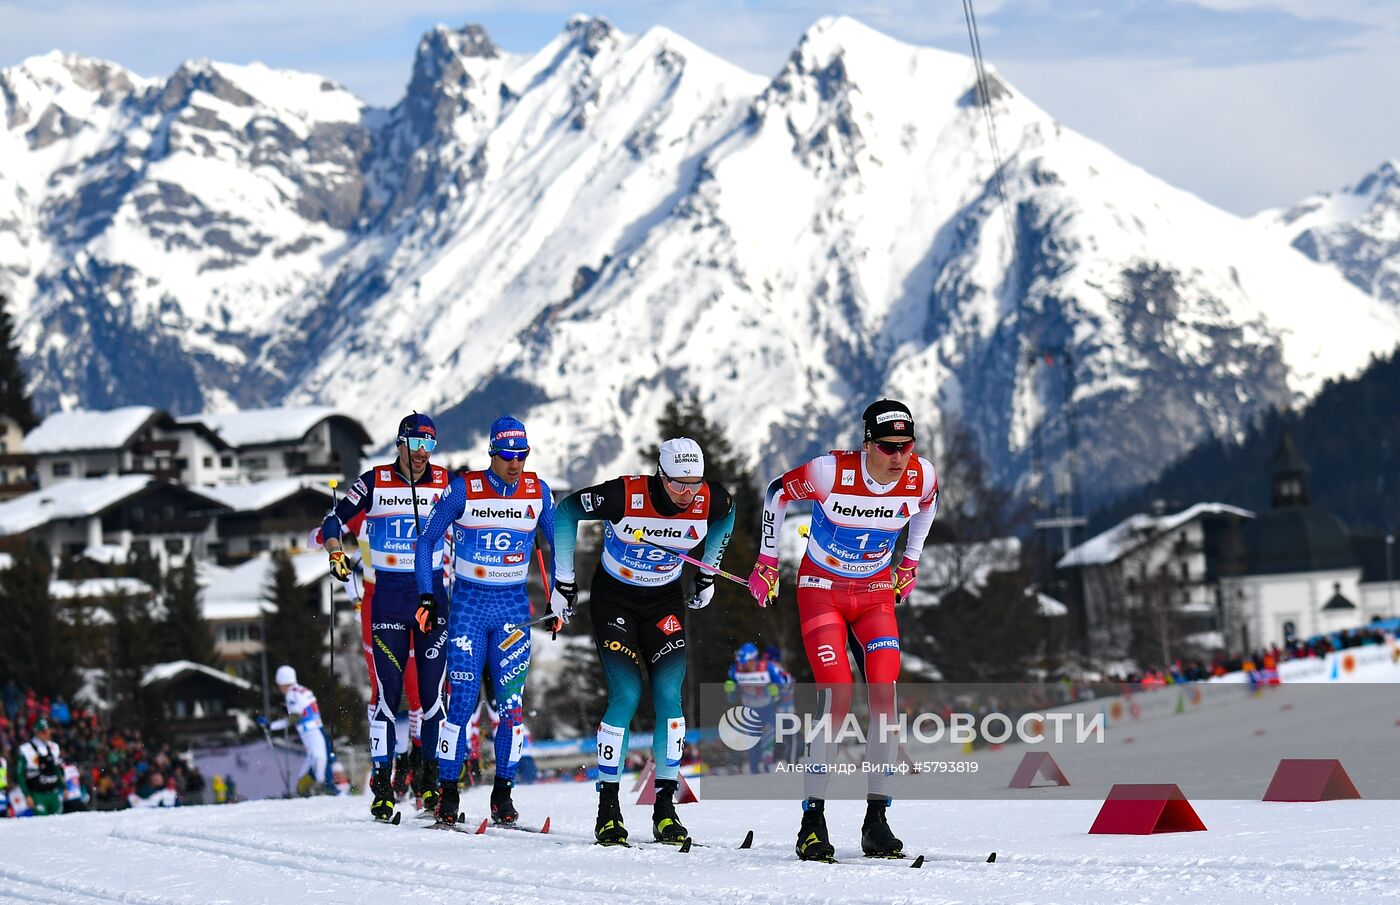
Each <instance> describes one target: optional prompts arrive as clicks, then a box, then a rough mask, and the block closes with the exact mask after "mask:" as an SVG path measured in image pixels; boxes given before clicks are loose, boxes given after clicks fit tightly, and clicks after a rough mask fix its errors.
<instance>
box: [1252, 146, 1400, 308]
mask: <svg viewBox="0 0 1400 905" xmlns="http://www.w3.org/2000/svg"><path fill="white" fill-rule="evenodd" d="M1255 219H1256V220H1257V221H1259V222H1260V223H1262V224H1263V225H1264V226H1265V227H1267V228H1268V229H1271V230H1274V231H1276V232H1277V233H1279V234H1281V235H1282V237H1283V239H1284V241H1286V242H1288V243H1290V244H1291V245H1292V246H1293V247H1294V248H1296V249H1298V250H1299V251H1301V252H1302V253H1303V254H1305V255H1307V256H1308V257H1310V258H1312V259H1313V260H1314V261H1321V262H1322V263H1324V264H1330V265H1332V266H1333V267H1335V268H1336V269H1337V270H1339V271H1341V273H1342V274H1343V275H1344V276H1345V277H1346V278H1347V279H1348V280H1350V281H1351V282H1352V283H1353V284H1355V285H1356V286H1357V288H1359V289H1360V290H1361V291H1362V292H1365V293H1367V294H1368V295H1371V296H1373V297H1374V298H1377V299H1380V300H1382V301H1385V302H1389V303H1390V304H1391V305H1393V306H1395V307H1397V308H1400V161H1397V160H1387V161H1386V162H1384V163H1382V164H1381V165H1380V166H1379V167H1377V168H1376V169H1375V170H1374V171H1373V172H1371V173H1367V174H1366V175H1365V176H1364V177H1363V178H1362V179H1360V180H1359V181H1357V183H1356V184H1355V185H1349V186H1346V187H1345V188H1343V189H1341V190H1340V191H1335V192H1322V193H1319V194H1316V195H1313V196H1311V197H1309V198H1306V199H1304V200H1303V201H1300V202H1299V203H1298V204H1295V205H1293V206H1291V207H1284V208H1276V209H1274V210H1268V211H1264V212H1263V213H1261V214H1259V215H1258V216H1257V217H1256V218H1255Z"/></svg>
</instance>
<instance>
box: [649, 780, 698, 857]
mask: <svg viewBox="0 0 1400 905" xmlns="http://www.w3.org/2000/svg"><path fill="white" fill-rule="evenodd" d="M679 788H680V783H678V782H677V781H676V780H674V779H658V780H657V781H656V803H655V804H653V805H652V806H651V835H652V836H653V837H655V839H656V841H657V842H664V843H666V844H667V845H680V844H681V843H682V842H685V840H687V839H689V838H690V834H689V833H687V832H686V831H685V827H684V826H682V825H681V822H680V819H679V818H678V817H676V790H677V789H679Z"/></svg>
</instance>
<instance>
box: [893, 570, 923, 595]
mask: <svg viewBox="0 0 1400 905" xmlns="http://www.w3.org/2000/svg"><path fill="white" fill-rule="evenodd" d="M918 580H919V561H918V560H917V559H906V560H904V561H903V562H901V563H900V564H899V568H897V569H895V570H894V602H895V603H896V604H898V603H900V602H901V601H903V600H905V599H906V598H907V597H908V596H909V595H910V594H911V593H913V591H914V586H915V584H917V583H918Z"/></svg>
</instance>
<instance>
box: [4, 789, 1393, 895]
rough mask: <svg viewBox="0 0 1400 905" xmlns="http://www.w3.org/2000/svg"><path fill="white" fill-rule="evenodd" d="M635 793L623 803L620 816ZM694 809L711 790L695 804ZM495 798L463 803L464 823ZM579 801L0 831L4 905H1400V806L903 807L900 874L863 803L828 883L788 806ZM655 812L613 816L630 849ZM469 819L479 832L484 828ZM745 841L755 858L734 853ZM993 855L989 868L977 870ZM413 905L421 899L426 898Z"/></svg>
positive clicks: (835, 820) (296, 810) (260, 807)
mask: <svg viewBox="0 0 1400 905" xmlns="http://www.w3.org/2000/svg"><path fill="white" fill-rule="evenodd" d="M629 788H630V785H625V786H624V787H623V793H624V801H630V800H633V799H631V798H628V797H627V790H628V789H629ZM702 795H703V790H702ZM487 796H488V793H487V791H486V790H485V789H480V788H478V789H474V790H472V791H470V792H468V793H466V794H465V795H464V796H463V807H464V808H465V809H466V811H467V812H468V814H477V815H482V814H484V813H485V811H486V806H487ZM594 802H595V796H594V794H593V791H592V788H591V786H590V785H585V784H571V785H558V784H554V785H536V786H525V787H521V788H520V789H518V790H517V791H516V803H517V805H518V806H519V808H520V810H521V812H522V815H523V817H524V818H525V819H527V820H528V819H538V818H541V817H543V816H544V815H545V814H546V813H547V814H549V815H550V816H551V817H552V824H553V831H552V833H551V834H550V835H549V836H538V835H531V834H526V833H519V832H509V831H503V830H488V831H487V833H486V834H485V835H481V836H475V835H466V834H459V833H442V832H429V831H426V830H425V829H423V824H422V823H420V822H419V821H417V820H412V819H408V818H405V820H404V822H403V824H402V825H400V826H397V827H394V826H377V825H374V824H372V823H371V822H370V821H369V817H368V813H367V808H368V802H367V800H366V799H364V798H361V797H353V798H348V799H331V798H321V799H310V800H300V801H264V802H252V803H246V804H239V805H234V806H221V807H204V808H183V809H177V810H173V811H126V812H121V813H115V814H78V815H71V816H67V817H64V818H62V819H29V820H13V821H3V822H0V901H4V902H54V903H65V905H67V903H75V905H88V903H97V902H132V903H147V905H165V903H200V905H207V903H216V902H320V903H331V902H335V903H339V902H377V903H378V902H391V901H405V900H409V899H418V900H421V901H425V902H433V903H438V902H447V901H459V900H473V901H501V902H510V903H516V902H550V903H556V902H597V903H606V905H618V903H623V902H645V903H658V902H715V903H720V902H726V903H727V902H785V903H802V902H841V903H858V902H869V903H882V905H884V903H895V902H919V903H925V902H927V903H935V902H979V903H980V902H1036V903H1044V902H1073V903H1122V902H1152V903H1171V902H1181V903H1190V905H1208V903H1235V902H1244V901H1259V902H1270V903H1272V902H1280V903H1284V902H1307V903H1332V902H1362V901H1365V902H1371V901H1396V900H1397V899H1400V882H1397V880H1396V878H1397V877H1400V847H1397V845H1396V840H1397V839H1400V806H1397V805H1396V803H1395V802H1391V801H1337V802H1327V803H1322V804H1275V803H1264V802H1258V801H1197V802H1194V805H1195V808H1196V811H1197V813H1199V814H1200V816H1201V818H1202V820H1203V821H1204V822H1205V824H1206V826H1207V827H1208V830H1207V832H1204V833H1178V834H1166V835H1156V836H1091V835H1089V834H1088V829H1089V826H1090V824H1091V823H1092V822H1093V820H1094V815H1095V814H1096V813H1097V811H1098V808H1099V803H1098V802H1096V801H1015V800H1007V801H977V802H972V801H945V802H933V801H920V802H912V801H911V802H899V803H898V804H897V805H896V806H895V807H894V808H893V809H891V811H890V821H891V825H892V826H893V827H894V829H895V830H896V832H897V833H898V834H899V835H900V836H901V837H902V838H903V839H904V841H905V845H906V850H907V851H909V852H910V853H922V854H924V855H925V856H926V858H927V863H925V865H924V866H923V868H922V869H921V870H917V871H915V870H910V869H908V865H909V862H908V861H904V862H897V861H875V862H870V861H864V860H862V859H861V858H860V851H859V824H860V814H861V811H862V808H861V805H860V804H859V803H858V802H831V803H830V804H829V805H828V807H829V814H830V816H829V822H830V825H831V828H832V836H833V841H834V843H835V844H836V847H837V854H838V857H840V858H843V859H846V861H847V862H853V863H842V864H838V865H822V864H804V863H800V862H798V861H797V860H796V859H795V858H794V856H793V853H792V845H793V841H794V837H795V834H796V827H797V821H798V819H799V812H798V807H797V804H796V803H795V802H734V801H711V800H707V801H702V802H700V803H698V804H690V805H685V806H683V807H682V808H681V811H680V813H681V817H682V819H683V820H685V822H686V824H687V826H688V827H689V828H690V830H691V832H692V834H693V835H694V836H695V837H696V838H697V840H699V841H702V842H705V843H707V844H708V846H709V847H706V848H696V849H694V850H692V851H691V852H690V853H689V854H680V853H678V852H675V851H673V850H670V849H665V848H661V847H659V846H649V847H644V848H635V849H631V850H624V849H603V848H598V847H596V846H594V845H591V844H589V840H590V839H591V831H592V825H593V811H594ZM649 810H650V809H649V808H646V807H639V806H634V805H625V806H624V811H625V814H626V819H627V821H628V824H629V826H630V828H631V832H632V834H633V837H634V838H639V837H643V836H645V835H646V831H647V828H648V814H649ZM478 819H479V818H478ZM746 829H753V830H754V832H755V843H754V848H753V849H752V850H749V851H740V850H731V848H730V847H731V846H735V845H737V844H738V842H739V840H740V839H741V838H742V836H743V834H744V831H745V830H746ZM993 851H995V852H996V853H997V859H996V862H995V863H992V864H988V863H986V858H987V855H988V853H990V852H993ZM420 897H421V898H420Z"/></svg>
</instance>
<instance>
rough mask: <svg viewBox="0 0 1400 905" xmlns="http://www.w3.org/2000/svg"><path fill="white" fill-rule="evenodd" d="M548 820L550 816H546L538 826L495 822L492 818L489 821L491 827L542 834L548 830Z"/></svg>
mask: <svg viewBox="0 0 1400 905" xmlns="http://www.w3.org/2000/svg"><path fill="white" fill-rule="evenodd" d="M549 821H550V818H548V817H546V818H545V819H544V823H542V824H540V825H539V826H532V825H531V824H528V823H497V822H496V821H494V820H493V821H491V829H497V830H515V831H516V832H520V833H539V834H540V835H542V836H543V835H545V834H546V833H548V832H549Z"/></svg>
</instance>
